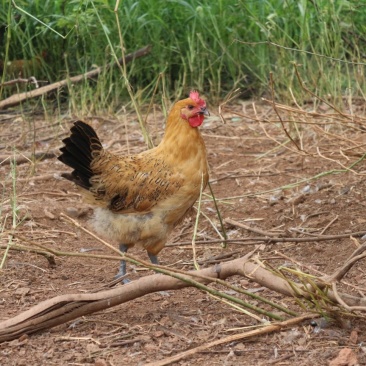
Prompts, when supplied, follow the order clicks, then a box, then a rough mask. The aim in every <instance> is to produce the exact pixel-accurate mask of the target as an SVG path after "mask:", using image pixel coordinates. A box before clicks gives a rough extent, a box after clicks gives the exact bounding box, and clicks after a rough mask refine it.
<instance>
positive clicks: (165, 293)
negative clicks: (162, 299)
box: [147, 252, 170, 296]
mask: <svg viewBox="0 0 366 366" xmlns="http://www.w3.org/2000/svg"><path fill="white" fill-rule="evenodd" d="M147 255H148V256H149V258H150V261H151V263H152V264H157V265H159V260H158V256H157V255H154V254H151V253H149V252H147ZM159 294H160V295H162V296H170V295H169V292H166V291H159Z"/></svg>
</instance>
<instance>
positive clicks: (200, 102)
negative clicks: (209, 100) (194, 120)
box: [189, 90, 206, 106]
mask: <svg viewBox="0 0 366 366" xmlns="http://www.w3.org/2000/svg"><path fill="white" fill-rule="evenodd" d="M189 97H190V98H191V99H192V100H193V101H194V102H196V103H197V104H198V105H199V106H205V105H206V102H205V101H204V100H203V99H201V98H200V95H199V93H198V91H196V90H192V91H191V92H190V93H189Z"/></svg>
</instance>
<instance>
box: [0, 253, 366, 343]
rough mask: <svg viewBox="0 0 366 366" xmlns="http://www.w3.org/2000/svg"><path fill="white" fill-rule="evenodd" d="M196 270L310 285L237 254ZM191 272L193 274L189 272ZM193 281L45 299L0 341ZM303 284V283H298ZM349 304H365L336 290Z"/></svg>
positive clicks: (284, 289) (276, 286)
mask: <svg viewBox="0 0 366 366" xmlns="http://www.w3.org/2000/svg"><path fill="white" fill-rule="evenodd" d="M194 274H197V275H201V276H206V277H209V278H210V279H212V281H214V280H215V279H217V278H220V279H226V278H228V277H230V276H234V275H241V276H245V277H249V278H251V279H253V281H255V282H258V283H260V284H261V285H262V286H265V287H267V288H270V289H272V290H274V291H276V292H279V293H282V294H284V295H287V296H297V297H306V298H309V297H310V295H309V292H308V291H310V289H307V290H305V291H301V290H299V291H298V292H297V293H296V294H295V293H294V291H293V289H292V288H291V286H290V285H289V284H288V283H287V282H286V281H285V280H284V279H282V278H279V277H277V276H276V275H275V274H273V273H272V272H270V271H268V270H266V269H264V268H262V267H261V266H260V265H258V264H257V263H254V262H252V261H250V260H248V258H245V257H244V258H238V259H235V260H233V261H230V262H226V263H223V264H221V265H219V266H214V267H210V268H207V269H203V270H200V271H192V272H188V273H187V276H186V278H187V279H188V280H191V279H194V280H195V281H197V282H200V283H203V284H208V283H209V282H212V281H211V280H210V279H203V278H199V277H194ZM190 275H192V276H190ZM188 286H191V284H189V283H187V282H184V281H181V280H177V279H175V278H173V277H170V276H165V275H161V274H156V275H151V276H145V277H142V278H140V279H138V280H137V281H133V282H131V283H129V284H127V285H123V286H119V287H117V288H113V289H111V290H106V291H101V292H98V293H89V294H67V295H61V296H57V297H54V298H52V299H49V300H46V301H43V302H41V303H39V304H38V305H36V306H34V307H32V308H30V309H29V310H27V311H24V312H23V313H21V314H19V315H17V316H15V317H14V318H11V319H8V320H5V321H3V322H1V323H0V342H4V341H9V340H12V339H16V338H18V337H20V336H21V335H23V334H32V333H35V332H37V331H41V330H44V329H48V328H51V327H54V326H56V325H60V324H63V323H66V322H68V321H71V320H74V319H76V318H79V317H81V316H85V315H88V314H91V313H94V312H96V311H101V310H104V309H108V308H110V307H113V306H116V305H119V304H122V303H125V302H128V301H131V300H134V299H136V298H138V297H141V296H144V295H147V294H149V293H153V292H158V291H168V290H178V289H181V288H184V287H188ZM298 287H299V288H301V285H299V286H298ZM327 294H328V297H329V299H330V300H332V301H334V302H335V303H337V296H335V295H334V293H333V292H332V291H330V290H329V291H328V293H327ZM337 295H338V296H341V297H342V300H343V301H345V302H347V304H348V305H350V306H365V300H363V299H362V298H360V297H355V296H351V295H347V294H337Z"/></svg>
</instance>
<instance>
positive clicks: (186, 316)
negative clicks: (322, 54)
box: [0, 101, 366, 366]
mask: <svg viewBox="0 0 366 366" xmlns="http://www.w3.org/2000/svg"><path fill="white" fill-rule="evenodd" d="M292 107H293V108H295V106H292ZM295 109H297V108H295ZM210 111H211V117H209V118H208V119H207V120H206V121H205V123H204V126H202V128H201V131H202V134H203V136H204V140H205V142H206V145H207V150H208V159H209V164H210V167H211V175H210V180H211V184H212V188H213V190H214V193H215V196H216V199H217V200H218V204H219V208H220V211H221V214H222V216H223V218H224V219H228V218H230V219H232V220H235V221H236V222H239V223H242V224H245V225H247V226H248V227H249V230H247V229H244V228H240V227H239V226H236V225H229V224H225V228H226V231H227V234H228V237H229V239H242V240H239V241H236V242H230V243H229V244H228V246H227V248H222V247H221V245H220V243H217V242H216V241H215V240H217V239H219V236H218V233H217V232H216V230H219V231H220V230H221V229H220V224H219V221H218V218H217V214H216V212H215V210H214V205H213V203H212V200H211V199H210V196H209V191H208V189H206V192H205V193H207V195H205V196H204V197H203V202H202V212H203V213H204V214H205V216H201V218H200V221H199V226H198V235H197V240H199V241H205V243H204V244H202V243H200V244H197V259H198V261H199V263H200V264H201V267H202V268H205V267H209V266H212V265H214V263H216V262H220V261H221V262H224V261H230V260H233V259H235V258H239V257H243V256H244V255H245V254H247V253H248V252H249V251H251V250H253V249H254V243H255V242H256V241H257V242H258V243H261V244H264V245H263V246H262V247H261V248H260V249H259V257H260V259H261V261H262V262H265V263H266V264H268V265H269V266H272V268H279V267H280V266H283V267H287V268H292V269H294V270H298V271H299V272H300V271H301V272H304V273H309V274H312V275H316V276H321V275H322V274H331V273H333V271H334V270H336V269H337V268H339V267H340V266H341V265H342V264H343V263H344V262H345V261H346V259H347V257H348V256H350V255H351V253H352V252H353V251H354V250H355V249H356V248H357V246H359V245H360V244H362V240H363V239H362V234H360V235H356V234H354V233H358V232H362V231H366V215H365V213H366V200H365V192H366V176H365V175H366V169H365V163H364V161H362V157H363V154H365V146H366V135H365V128H364V127H363V124H364V122H366V114H365V112H364V110H363V104H362V103H359V104H357V103H355V105H354V106H353V109H352V112H353V114H355V115H357V116H359V119H358V120H357V121H356V120H354V119H352V118H347V117H345V115H343V116H342V115H340V114H338V113H335V112H334V111H333V110H331V109H330V108H328V107H327V106H326V105H323V104H319V105H317V106H316V107H315V106H314V104H312V103H309V104H308V105H307V106H306V107H304V109H302V111H301V112H299V111H294V110H290V109H286V108H284V109H281V110H280V109H277V110H274V108H273V106H271V105H270V104H268V103H265V102H252V101H237V102H235V103H233V104H232V105H231V106H230V107H229V108H227V110H226V112H225V113H224V114H223V115H224V117H225V121H226V123H225V124H224V123H223V122H222V120H221V118H220V116H219V115H218V110H217V108H215V106H211V108H210ZM310 112H316V113H310ZM23 113H24V112H23ZM277 113H279V114H280V115H281V118H282V122H283V124H284V126H285V127H286V131H285V130H284V128H283V126H282V124H281V123H280V122H281V121H280V120H279V119H278V115H277ZM347 113H348V112H347ZM349 113H350V112H349ZM46 119H47V118H46ZM49 119H50V120H48V121H46V120H45V118H44V116H42V115H36V114H30V115H26V116H24V114H20V112H19V111H18V110H14V111H12V112H11V111H5V112H2V113H1V114H0V136H1V137H0V163H1V165H0V181H1V183H2V187H3V188H2V193H1V196H0V217H1V219H0V245H1V248H0V258H1V259H2V258H5V263H4V265H3V269H2V270H1V271H0V276H1V277H0V321H2V320H5V319H9V318H11V317H13V316H15V315H16V314H19V313H21V312H22V311H25V310H27V309H29V308H30V307H32V306H34V305H36V304H38V303H39V302H41V301H43V300H46V299H50V298H52V297H55V296H57V295H60V294H70V293H87V292H91V291H93V290H95V289H98V288H101V287H102V286H104V285H106V284H107V283H108V282H110V281H111V280H112V279H113V276H114V275H115V273H116V272H117V269H118V263H117V262H112V261H107V260H101V259H86V258H78V257H71V256H63V257H56V258H55V261H56V265H55V266H50V265H49V264H48V262H47V260H46V258H44V257H43V256H41V255H37V254H35V253H29V252H24V251H16V250H9V252H6V249H5V248H6V247H7V246H8V243H9V241H10V240H11V233H12V232H13V233H14V234H15V237H14V238H13V239H12V242H13V243H14V244H22V245H26V246H28V247H31V244H30V243H29V242H28V243H27V242H26V241H24V240H23V241H22V240H21V239H19V237H17V235H19V236H20V237H21V238H23V239H24V238H25V239H26V240H28V241H35V242H37V243H39V244H42V245H44V246H46V247H50V248H53V249H56V250H59V251H64V252H76V253H80V251H82V250H85V249H87V250H90V249H91V251H88V253H94V254H111V252H110V251H108V249H107V248H106V247H104V246H103V245H102V244H100V243H99V242H98V241H96V240H95V239H93V238H92V237H90V236H89V235H87V234H86V233H85V232H83V231H81V230H80V229H78V228H77V227H75V226H74V225H72V224H70V223H69V222H67V221H65V220H62V219H61V218H60V214H61V213H65V214H67V215H69V216H71V217H73V218H74V219H76V220H77V221H78V222H79V223H81V224H82V225H85V226H86V225H87V223H88V220H89V218H90V217H91V215H92V209H91V207H89V206H88V205H86V204H84V203H83V202H82V200H81V196H80V194H79V192H78V190H77V189H76V188H75V187H74V185H73V184H71V183H70V182H68V181H66V180H64V179H62V178H61V177H60V174H61V173H62V172H65V171H68V169H67V167H65V166H63V165H62V164H61V163H60V162H59V161H58V160H56V158H55V157H54V155H53V153H54V152H57V149H58V148H59V147H60V146H61V140H62V139H63V138H64V137H66V136H67V134H68V129H69V128H70V126H71V122H72V120H71V119H70V118H65V119H63V118H59V119H55V118H49ZM84 120H86V121H88V122H89V123H91V124H92V125H93V126H94V127H95V128H96V129H97V132H98V134H99V135H100V137H101V140H102V141H103V143H104V144H105V147H106V148H108V149H110V150H111V151H115V152H118V153H128V152H130V153H136V152H139V151H142V150H143V149H144V148H145V145H144V142H143V139H142V136H141V133H140V130H139V126H138V123H137V119H136V116H135V115H134V114H133V113H129V114H127V115H120V116H118V117H115V116H114V117H108V116H89V117H88V118H84ZM148 121H149V126H150V128H149V130H150V131H151V134H152V136H154V139H155V141H156V142H157V141H159V139H160V137H161V134H162V129H163V122H162V121H163V119H162V114H161V112H160V110H159V107H158V106H156V108H155V113H153V114H151V115H150V116H149V119H148ZM287 134H288V135H291V137H292V139H293V142H292V141H289V138H288V135H287ZM295 143H296V144H297V145H298V146H299V147H300V148H301V149H302V152H300V151H299V150H298V149H297V148H296V146H295ZM34 151H35V152H36V153H37V154H38V155H37V157H38V158H39V159H38V160H37V161H36V162H34V159H32V157H31V154H32V152H34ZM44 152H50V154H49V156H50V157H49V158H46V159H44V158H42V157H41V153H44ZM14 156H15V157H16V158H17V165H16V167H15V168H11V164H10V161H11V160H12V159H13V157H14ZM47 156H48V155H47ZM354 163H356V164H354ZM348 167H352V168H351V169H348ZM14 207H16V216H15V217H14V211H15V210H14ZM194 222H195V214H194V213H193V214H192V216H190V217H187V218H186V219H185V221H184V222H183V223H182V224H181V225H180V226H179V227H177V228H176V230H175V232H174V233H173V235H172V237H171V240H170V242H169V244H168V245H167V246H166V248H165V249H164V250H163V251H162V252H161V254H160V255H159V258H160V261H161V264H163V265H167V266H171V267H173V268H177V269H181V270H193V269H194V266H193V259H192V258H193V256H192V246H191V245H190V241H191V240H192V233H193V229H194ZM253 229H254V231H253ZM255 230H262V231H265V232H271V233H275V234H276V236H278V237H293V238H301V237H304V236H307V237H314V240H312V241H307V242H291V241H289V242H283V243H272V244H268V242H266V240H265V239H263V240H261V241H258V237H261V236H263V235H260V233H258V232H255ZM336 234H346V236H345V237H344V238H338V239H334V240H326V241H320V240H316V238H317V237H319V236H324V235H336ZM347 235H348V236H347ZM248 238H249V239H250V238H253V240H249V244H248ZM114 244H117V243H114ZM179 244H180V245H179ZM131 254H133V255H135V256H137V257H141V258H142V259H145V260H146V259H147V256H146V253H145V252H144V251H142V250H140V249H138V248H134V249H133V250H131ZM220 256H221V257H220ZM217 257H218V258H219V259H217ZM128 271H129V272H130V278H131V279H132V280H136V279H138V278H140V277H142V276H148V275H150V274H152V273H153V272H151V271H147V270H144V269H142V268H138V267H136V266H134V265H132V264H128ZM294 279H295V280H297V281H298V280H299V278H296V277H294ZM227 281H228V282H229V283H231V284H233V285H236V286H239V287H242V288H244V289H246V290H249V291H252V292H255V293H257V294H259V295H261V296H263V297H265V298H267V299H268V300H271V301H275V302H277V303H279V304H281V305H283V306H286V307H288V308H290V309H292V310H293V311H295V312H297V313H298V314H303V313H306V312H308V311H311V310H315V309H314V307H312V306H311V304H310V303H307V304H306V306H307V309H303V308H301V307H300V306H299V305H298V304H297V303H296V302H295V300H294V299H293V298H290V297H286V296H284V295H282V294H280V293H276V292H274V291H271V290H269V289H267V288H265V287H263V286H260V285H258V284H257V283H255V282H254V281H252V280H250V279H248V278H244V277H239V276H234V277H231V278H229V279H228V280H227ZM118 286H122V285H118ZM342 286H343V287H342V290H344V291H345V292H348V293H351V294H355V295H358V296H364V295H363V294H364V293H365V292H366V275H365V271H364V262H362V261H360V262H358V263H356V265H355V266H354V267H353V268H352V269H351V270H350V271H349V273H347V275H346V277H345V278H344V284H343V285H342ZM221 289H222V288H221ZM223 290H224V291H226V292H227V293H229V294H233V291H228V290H227V289H223ZM234 294H235V293H234ZM236 295H237V296H238V297H240V298H242V299H243V300H245V301H247V302H249V303H250V304H252V305H256V306H258V307H261V308H265V309H267V310H268V309H270V308H269V307H268V306H264V305H263V304H262V303H261V302H260V301H258V300H253V299H251V298H248V297H245V296H244V295H239V294H236ZM333 310H334V309H333ZM356 314H357V315H358V316H357V317H356V316H352V317H351V316H349V314H348V315H347V314H345V313H344V312H341V314H340V315H339V316H338V321H332V322H326V321H323V322H321V326H318V327H314V325H312V324H313V323H312V322H311V320H308V321H304V322H302V323H299V324H297V325H295V326H293V327H290V328H284V329H282V330H281V331H276V332H273V333H268V334H264V335H261V336H257V337H250V338H247V339H245V340H239V341H232V342H229V343H225V344H222V345H219V346H215V347H211V348H207V349H205V350H203V351H198V352H195V353H194V354H193V355H191V356H189V357H185V358H183V359H182V360H180V361H178V362H176V363H175V364H177V365H210V366H212V365H238V364H241V365H270V364H271V365H272V364H275V365H293V364H295V363H296V364H297V365H299V366H300V365H328V364H330V365H333V366H338V365H356V364H359V365H364V364H366V346H365V342H366V332H365V330H366V322H365V320H364V319H363V318H362V317H361V316H360V314H362V313H356ZM315 318H318V316H317V315H316V314H315V313H314V319H315ZM318 322H319V321H318ZM260 326H261V325H260V322H259V321H258V320H257V319H256V318H255V317H253V316H250V315H247V314H244V313H242V312H240V311H239V310H237V309H235V308H233V307H231V306H229V305H228V304H226V303H224V302H223V301H221V300H220V299H218V298H214V297H212V296H210V295H209V294H207V293H205V292H203V291H200V290H198V289H196V288H192V287H188V288H185V289H182V290H176V291H169V292H168V295H167V294H165V295H163V294H160V293H154V294H149V295H146V296H144V297H141V298H138V299H135V300H133V301H131V302H128V303H125V304H122V305H119V306H116V307H112V308H109V309H107V310H104V311H100V312H97V313H94V314H91V315H89V316H85V317H82V318H80V319H78V320H76V321H72V322H68V323H66V324H63V325H59V326H57V327H54V328H52V329H49V330H46V331H42V332H39V333H36V334H32V335H29V336H22V337H20V338H18V339H15V340H12V341H8V342H3V343H1V344H0V364H1V365H29V364H30V365H99V366H103V365H108V366H113V365H144V364H147V363H149V362H154V361H158V360H162V359H164V358H167V357H169V356H172V355H175V354H178V353H181V352H183V351H186V350H188V349H193V348H195V347H197V346H200V345H205V344H207V343H209V342H211V341H214V340H219V339H221V338H224V337H228V336H230V335H234V334H239V333H241V332H248V331H250V330H253V329H256V328H258V327H260ZM0 328H1V325H0ZM340 351H342V352H349V354H348V356H349V358H348V359H346V361H344V362H343V361H342V360H341V359H340V358H339V357H338V355H339V352H340ZM337 357H338V358H337ZM352 357H353V358H352ZM332 360H333V361H332ZM331 362H333V363H331ZM342 362H343V363H342Z"/></svg>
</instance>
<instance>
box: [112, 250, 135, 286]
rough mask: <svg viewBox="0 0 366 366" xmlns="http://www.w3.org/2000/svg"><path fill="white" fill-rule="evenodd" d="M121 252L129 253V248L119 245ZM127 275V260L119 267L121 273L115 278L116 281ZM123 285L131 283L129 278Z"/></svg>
mask: <svg viewBox="0 0 366 366" xmlns="http://www.w3.org/2000/svg"><path fill="white" fill-rule="evenodd" d="M119 250H120V251H121V252H122V253H127V250H128V246H127V245H124V244H120V245H119ZM125 275H126V261H125V260H121V263H120V265H119V271H118V273H117V274H116V275H115V276H114V279H115V280H116V279H118V278H121V277H123V276H125ZM122 282H123V283H129V282H131V281H130V280H129V279H128V278H124V279H123V280H122Z"/></svg>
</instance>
